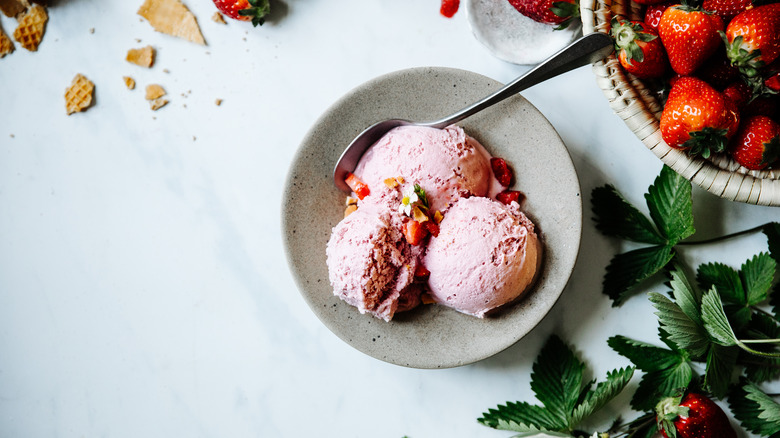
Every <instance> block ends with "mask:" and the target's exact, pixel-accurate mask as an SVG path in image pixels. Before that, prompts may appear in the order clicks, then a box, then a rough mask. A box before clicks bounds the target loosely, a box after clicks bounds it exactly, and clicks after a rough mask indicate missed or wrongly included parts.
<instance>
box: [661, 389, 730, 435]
mask: <svg viewBox="0 0 780 438" xmlns="http://www.w3.org/2000/svg"><path fill="white" fill-rule="evenodd" d="M655 411H656V421H657V422H658V429H659V430H660V431H661V433H662V434H663V436H664V437H666V438H669V437H670V436H672V437H675V436H676V437H679V438H736V436H737V434H736V433H735V432H734V429H733V428H732V427H731V424H729V419H728V417H726V414H725V413H724V412H723V409H721V408H720V406H718V405H716V404H715V402H713V401H712V400H710V399H709V398H707V397H705V396H703V395H701V394H697V393H693V392H692V393H689V394H687V395H686V396H685V397H668V398H665V399H663V400H661V402H659V403H658V405H657V406H656V407H655Z"/></svg>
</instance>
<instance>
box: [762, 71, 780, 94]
mask: <svg viewBox="0 0 780 438" xmlns="http://www.w3.org/2000/svg"><path fill="white" fill-rule="evenodd" d="M764 86H765V87H767V88H769V89H770V90H772V91H775V92H778V93H780V73H775V74H773V75H772V76H769V77H768V78H766V79H765V80H764Z"/></svg>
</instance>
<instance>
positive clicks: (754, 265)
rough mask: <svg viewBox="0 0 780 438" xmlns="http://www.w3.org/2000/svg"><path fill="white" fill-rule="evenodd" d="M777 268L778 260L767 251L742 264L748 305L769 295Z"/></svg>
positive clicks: (758, 301) (756, 302)
mask: <svg viewBox="0 0 780 438" xmlns="http://www.w3.org/2000/svg"><path fill="white" fill-rule="evenodd" d="M776 268H777V262H775V261H774V260H773V259H772V257H771V256H770V255H769V254H767V253H765V252H762V253H759V254H756V255H755V256H753V258H751V259H749V260H748V261H746V262H745V263H744V264H743V265H742V270H741V272H740V274H741V276H742V280H743V282H744V285H745V292H746V294H747V296H746V301H747V304H748V305H750V306H754V305H756V304H759V303H761V302H763V301H764V300H766V299H767V297H769V288H770V287H772V280H774V278H775V269H776Z"/></svg>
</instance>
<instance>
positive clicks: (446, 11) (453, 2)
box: [439, 0, 460, 18]
mask: <svg viewBox="0 0 780 438" xmlns="http://www.w3.org/2000/svg"><path fill="white" fill-rule="evenodd" d="M459 7H460V0H441V9H439V12H441V14H442V15H444V16H445V17H447V18H452V17H453V16H454V15H455V13H456V12H458V8H459Z"/></svg>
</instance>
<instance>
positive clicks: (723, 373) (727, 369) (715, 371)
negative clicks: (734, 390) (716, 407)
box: [704, 344, 739, 398]
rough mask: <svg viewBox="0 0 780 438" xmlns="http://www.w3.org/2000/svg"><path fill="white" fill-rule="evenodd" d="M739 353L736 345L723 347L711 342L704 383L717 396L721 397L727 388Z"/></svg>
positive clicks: (724, 394)
mask: <svg viewBox="0 0 780 438" xmlns="http://www.w3.org/2000/svg"><path fill="white" fill-rule="evenodd" d="M738 355H739V348H737V347H723V346H720V345H717V344H713V345H712V346H711V347H710V351H709V352H707V370H706V372H705V374H704V384H705V385H706V386H707V387H708V388H709V390H710V392H712V394H713V395H715V397H717V398H723V397H725V396H726V393H727V392H728V389H729V384H730V383H731V375H732V374H733V373H734V366H735V365H736V362H737V356H738Z"/></svg>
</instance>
